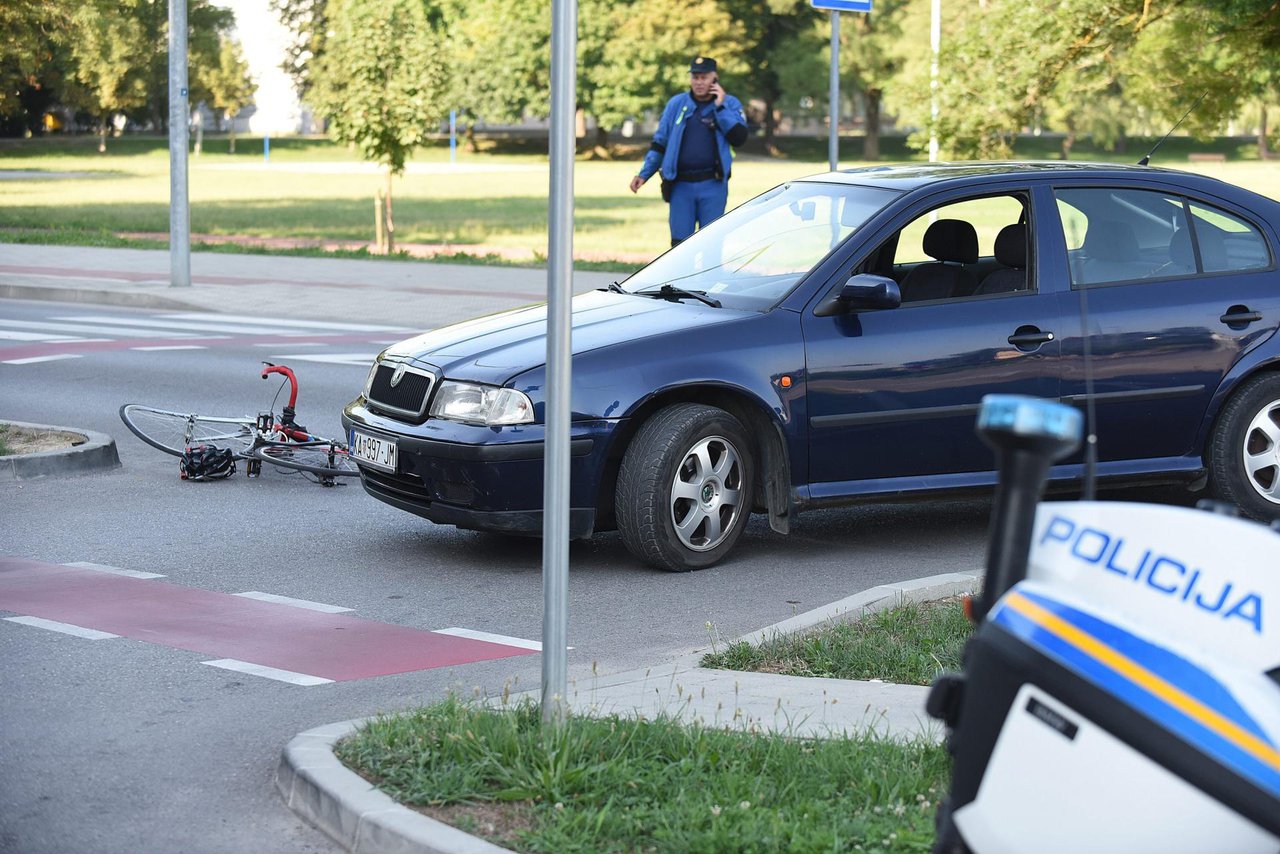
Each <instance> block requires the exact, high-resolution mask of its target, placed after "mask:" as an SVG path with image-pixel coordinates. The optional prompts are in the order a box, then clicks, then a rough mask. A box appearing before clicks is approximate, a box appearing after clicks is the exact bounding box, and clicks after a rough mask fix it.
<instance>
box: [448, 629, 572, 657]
mask: <svg viewBox="0 0 1280 854" xmlns="http://www.w3.org/2000/svg"><path fill="white" fill-rule="evenodd" d="M435 633H436V634H438V635H453V636H455V637H460V638H471V639H472V640H478V641H488V642H489V643H500V644H502V645H504V646H514V647H518V648H519V649H535V650H538V651H541V650H542V644H541V643H540V642H539V641H531V640H525V639H524V638H510V637H507V636H506V635H495V634H490V633H489V632H477V631H474V630H472V629H459V628H457V627H453V628H448V629H436V630H435ZM569 649H573V647H569Z"/></svg>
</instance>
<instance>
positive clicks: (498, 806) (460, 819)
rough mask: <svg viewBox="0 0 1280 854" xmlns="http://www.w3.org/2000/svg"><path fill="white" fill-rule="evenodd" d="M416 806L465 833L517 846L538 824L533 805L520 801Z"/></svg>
mask: <svg viewBox="0 0 1280 854" xmlns="http://www.w3.org/2000/svg"><path fill="white" fill-rule="evenodd" d="M413 809H415V810H417V811H418V812H420V813H422V814H423V815H425V816H427V817H428V818H434V819H435V820H436V821H439V822H443V823H444V824H448V825H452V826H453V827H456V828H458V829H459V830H461V831H463V832H464V833H470V834H471V835H472V836H479V837H482V838H484V839H487V840H488V841H490V842H492V843H494V844H495V845H501V846H502V847H504V848H515V849H517V850H518V848H517V846H518V844H519V840H520V833H521V831H526V830H530V829H532V828H533V826H534V822H533V817H532V810H531V808H530V807H529V806H528V805H527V804H525V803H521V802H519V801H516V802H503V803H488V802H481V803H474V804H445V805H443V806H415V807H413Z"/></svg>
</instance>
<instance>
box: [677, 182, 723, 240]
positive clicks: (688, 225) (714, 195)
mask: <svg viewBox="0 0 1280 854" xmlns="http://www.w3.org/2000/svg"><path fill="white" fill-rule="evenodd" d="M728 201H729V182H728V181H725V180H720V181H714V180H712V181H676V184H675V186H674V187H672V188H671V210H670V211H669V212H668V220H669V222H670V224H671V245H672V246H675V245H676V244H677V243H679V242H680V241H682V240H684V239H685V238H687V237H689V236H690V235H691V234H693V232H694V231H696V230H697V229H699V228H706V227H707V225H708V224H709V223H711V222H713V221H714V220H717V219H719V218H720V217H721V216H723V215H724V206H725V204H727V203H728Z"/></svg>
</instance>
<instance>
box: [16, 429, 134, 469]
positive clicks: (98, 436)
mask: <svg viewBox="0 0 1280 854" xmlns="http://www.w3.org/2000/svg"><path fill="white" fill-rule="evenodd" d="M0 424H12V425H13V426H15V427H26V428H29V429H32V430H58V431H61V432H63V433H77V434H79V435H81V436H84V437H85V442H84V443H83V444H80V445H75V446H74V447H71V448H66V449H62V450H56V451H41V452H40V453H36V454H13V455H10V456H7V457H0V482H6V481H17V480H34V479H36V478H40V477H74V476H76V475H81V474H90V473H92V472H95V471H104V470H106V469H115V468H120V455H119V454H118V453H117V452H116V440H115V439H112V438H111V437H110V436H108V435H107V434H106V433H95V432H93V431H92V430H83V429H81V428H79V427H56V426H53V425H50V424H28V423H26V422H23V421H0Z"/></svg>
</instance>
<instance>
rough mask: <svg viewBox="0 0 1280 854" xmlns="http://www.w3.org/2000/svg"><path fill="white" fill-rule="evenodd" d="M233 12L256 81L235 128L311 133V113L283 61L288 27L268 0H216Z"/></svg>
mask: <svg viewBox="0 0 1280 854" xmlns="http://www.w3.org/2000/svg"><path fill="white" fill-rule="evenodd" d="M215 5H217V6H221V7H223V8H226V9H230V10H231V11H232V12H234V13H235V16H236V26H235V33H234V35H235V37H236V39H237V40H239V42H240V50H241V51H243V53H244V58H245V61H247V62H248V63H249V75H250V76H251V77H252V78H253V82H254V83H255V84H257V87H258V91H257V92H256V93H255V94H254V97H253V105H252V106H250V107H246V108H245V109H244V110H242V111H241V112H240V114H239V115H238V116H237V117H236V118H235V120H234V121H235V123H236V131H237V132H242V131H243V132H248V133H252V134H272V135H277V134H293V133H310V132H311V131H312V127H311V113H310V112H309V111H308V110H307V109H306V108H305V107H303V106H302V104H301V103H299V101H298V95H297V93H296V92H295V91H294V89H293V80H292V79H290V77H289V75H288V74H286V73H285V71H284V68H282V65H283V63H284V61H285V58H286V48H287V46H288V43H289V31H288V29H286V28H285V26H284V25H283V24H281V23H280V19H279V18H278V17H277V16H276V13H275V12H273V11H272V10H271V6H270V4H269V3H268V2H267V0H215Z"/></svg>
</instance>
